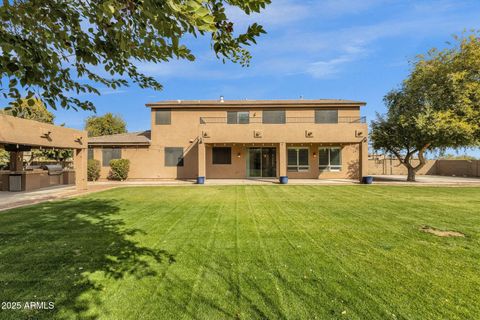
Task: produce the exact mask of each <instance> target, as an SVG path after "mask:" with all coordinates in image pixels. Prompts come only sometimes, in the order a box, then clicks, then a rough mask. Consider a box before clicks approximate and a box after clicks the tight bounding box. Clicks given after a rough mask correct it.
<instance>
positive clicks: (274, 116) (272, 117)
mask: <svg viewBox="0 0 480 320" xmlns="http://www.w3.org/2000/svg"><path fill="white" fill-rule="evenodd" d="M263 123H285V110H264V111H263Z"/></svg>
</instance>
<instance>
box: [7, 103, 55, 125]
mask: <svg viewBox="0 0 480 320" xmlns="http://www.w3.org/2000/svg"><path fill="white" fill-rule="evenodd" d="M32 102H33V103H32ZM15 111H16V112H13V110H11V109H4V110H1V111H0V112H2V113H4V114H7V115H10V116H12V115H13V116H16V117H19V118H23V119H29V120H35V121H39V122H44V123H50V124H53V120H55V115H54V114H53V113H51V112H50V111H48V110H47V108H46V107H45V104H44V103H43V102H42V101H41V100H39V99H31V100H27V99H21V100H20V103H19V104H18V106H17V108H16V110H15Z"/></svg>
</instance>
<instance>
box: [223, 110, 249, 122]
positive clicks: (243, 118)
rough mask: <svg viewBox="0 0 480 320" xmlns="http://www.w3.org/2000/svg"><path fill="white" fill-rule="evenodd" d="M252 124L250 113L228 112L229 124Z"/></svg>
mask: <svg viewBox="0 0 480 320" xmlns="http://www.w3.org/2000/svg"><path fill="white" fill-rule="evenodd" d="M249 122H250V112H248V111H227V123H228V124H246V123H249Z"/></svg>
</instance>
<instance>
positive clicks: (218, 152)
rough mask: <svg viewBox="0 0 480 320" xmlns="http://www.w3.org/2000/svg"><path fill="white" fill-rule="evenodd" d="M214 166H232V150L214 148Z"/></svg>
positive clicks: (228, 148)
mask: <svg viewBox="0 0 480 320" xmlns="http://www.w3.org/2000/svg"><path fill="white" fill-rule="evenodd" d="M212 164H232V148H230V147H213V148H212Z"/></svg>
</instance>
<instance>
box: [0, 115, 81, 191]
mask: <svg viewBox="0 0 480 320" xmlns="http://www.w3.org/2000/svg"><path fill="white" fill-rule="evenodd" d="M0 147H2V148H4V149H5V150H6V151H8V152H10V165H9V168H8V170H3V171H0V190H3V191H31V190H37V189H42V188H45V187H52V186H58V185H69V184H73V183H74V184H75V186H76V188H77V190H86V189H87V133H86V132H85V131H80V130H74V129H69V128H65V127H61V126H55V125H52V124H47V123H41V122H38V121H33V120H26V119H21V118H16V117H12V116H8V115H3V114H2V115H0ZM32 149H70V150H72V151H73V159H74V161H73V167H74V171H73V172H66V171H64V170H63V168H62V167H58V166H50V167H46V168H44V169H29V168H26V167H25V166H24V164H23V152H25V151H30V150H32ZM73 176H74V177H73Z"/></svg>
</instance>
